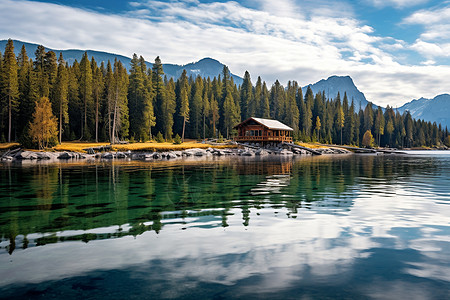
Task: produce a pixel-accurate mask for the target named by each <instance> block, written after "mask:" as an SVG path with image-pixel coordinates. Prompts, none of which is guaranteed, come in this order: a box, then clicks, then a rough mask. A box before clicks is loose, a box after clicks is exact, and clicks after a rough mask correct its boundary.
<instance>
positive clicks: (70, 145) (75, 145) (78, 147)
mask: <svg viewBox="0 0 450 300" xmlns="http://www.w3.org/2000/svg"><path fill="white" fill-rule="evenodd" d="M106 145H109V143H89V142H86V143H84V142H62V143H61V145H57V146H55V147H53V150H55V151H72V152H86V151H84V150H83V149H86V148H94V147H101V146H106Z"/></svg>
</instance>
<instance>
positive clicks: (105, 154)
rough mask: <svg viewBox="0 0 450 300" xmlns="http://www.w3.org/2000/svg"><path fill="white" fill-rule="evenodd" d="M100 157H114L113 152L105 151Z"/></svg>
mask: <svg viewBox="0 0 450 300" xmlns="http://www.w3.org/2000/svg"><path fill="white" fill-rule="evenodd" d="M102 158H105V159H113V158H114V154H113V153H111V152H105V153H103V154H102Z"/></svg>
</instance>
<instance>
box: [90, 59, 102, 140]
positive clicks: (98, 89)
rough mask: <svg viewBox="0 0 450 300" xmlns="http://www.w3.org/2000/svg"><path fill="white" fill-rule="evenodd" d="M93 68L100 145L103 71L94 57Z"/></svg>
mask: <svg viewBox="0 0 450 300" xmlns="http://www.w3.org/2000/svg"><path fill="white" fill-rule="evenodd" d="M91 68H92V97H93V98H94V106H95V142H96V143H98V135H99V129H98V127H99V122H100V107H101V98H102V93H103V89H104V83H103V71H102V70H101V68H99V67H98V66H97V62H96V61H95V59H94V57H92V59H91Z"/></svg>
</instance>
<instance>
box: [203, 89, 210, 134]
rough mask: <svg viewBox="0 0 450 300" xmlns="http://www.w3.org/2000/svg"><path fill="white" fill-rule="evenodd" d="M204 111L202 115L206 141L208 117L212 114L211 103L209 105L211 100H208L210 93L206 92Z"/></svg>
mask: <svg viewBox="0 0 450 300" xmlns="http://www.w3.org/2000/svg"><path fill="white" fill-rule="evenodd" d="M202 107H203V110H202V115H203V139H206V117H207V116H209V114H210V110H211V108H210V103H209V99H208V92H207V91H206V89H205V91H204V92H203V105H202Z"/></svg>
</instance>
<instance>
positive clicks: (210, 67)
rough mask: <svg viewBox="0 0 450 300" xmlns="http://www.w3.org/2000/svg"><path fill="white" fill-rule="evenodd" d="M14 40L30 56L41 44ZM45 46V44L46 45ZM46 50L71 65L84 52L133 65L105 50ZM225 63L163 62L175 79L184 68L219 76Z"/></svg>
mask: <svg viewBox="0 0 450 300" xmlns="http://www.w3.org/2000/svg"><path fill="white" fill-rule="evenodd" d="M7 42H8V40H0V49H1V50H0V51H3V50H4V49H5V46H6V43H7ZM13 42H14V52H15V54H16V55H18V54H19V53H20V50H21V48H22V45H25V49H26V51H27V54H28V57H33V55H34V53H35V52H36V49H37V47H38V46H39V44H35V43H28V42H23V41H19V40H13ZM44 47H45V46H44ZM45 50H46V51H53V52H55V54H56V57H59V54H60V53H62V54H63V58H64V60H65V61H66V62H67V63H69V65H71V64H73V63H74V62H75V60H77V61H78V62H79V61H80V60H81V57H82V55H83V54H84V52H87V54H88V56H89V57H94V59H95V60H96V61H97V63H98V64H100V63H101V62H104V63H105V64H106V63H107V62H108V60H109V61H111V62H113V61H114V59H115V58H117V59H118V60H120V61H121V62H122V63H123V65H124V66H125V68H126V69H127V70H129V69H130V66H131V58H130V57H127V56H124V55H120V54H114V53H109V52H104V51H96V50H80V49H67V50H57V49H51V48H47V47H45ZM146 64H147V67H148V68H151V67H152V66H153V64H152V63H151V62H148V61H146ZM223 67H224V64H222V63H221V62H219V61H218V60H216V59H213V58H211V57H205V58H202V59H200V60H199V61H197V62H191V63H187V64H185V65H177V64H171V63H165V64H164V63H163V69H164V73H165V74H166V75H167V76H168V77H169V78H170V77H172V78H174V79H175V80H176V79H178V78H179V77H180V75H181V73H182V72H183V70H186V72H187V76H188V77H189V76H193V77H197V75H200V76H201V77H204V78H207V77H210V78H211V79H213V77H217V76H218V75H220V74H221V73H222V70H223ZM231 76H232V77H233V80H234V82H235V83H237V84H242V81H243V79H242V78H241V77H240V76H238V75H235V74H232V73H231Z"/></svg>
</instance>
